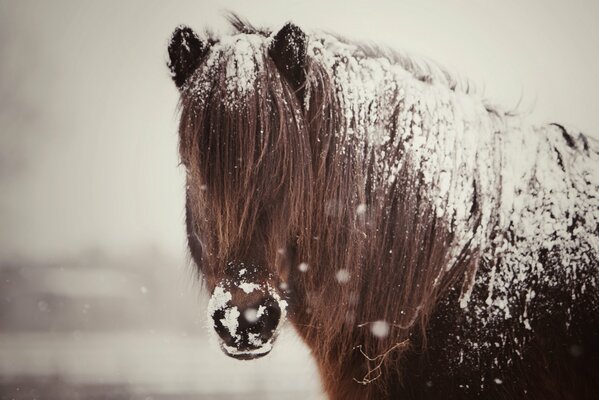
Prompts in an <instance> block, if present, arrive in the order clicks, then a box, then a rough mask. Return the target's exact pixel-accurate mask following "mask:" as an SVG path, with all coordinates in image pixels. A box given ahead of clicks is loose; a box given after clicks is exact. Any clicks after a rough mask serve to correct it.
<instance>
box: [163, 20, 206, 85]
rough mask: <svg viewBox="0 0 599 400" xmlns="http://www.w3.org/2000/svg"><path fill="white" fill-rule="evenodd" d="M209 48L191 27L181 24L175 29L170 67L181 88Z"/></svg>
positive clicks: (169, 51) (169, 49)
mask: <svg viewBox="0 0 599 400" xmlns="http://www.w3.org/2000/svg"><path fill="white" fill-rule="evenodd" d="M208 48H209V46H208V43H206V42H202V41H201V40H200V38H199V37H198V35H197V34H196V33H195V32H194V31H193V30H192V29H191V28H189V27H187V26H184V25H180V26H178V27H177V29H175V32H173V36H171V41H170V43H169V45H168V55H169V61H168V67H169V69H170V70H171V76H172V78H173V81H175V85H177V87H178V88H179V89H181V87H182V86H183V84H184V83H185V81H186V80H187V78H189V77H190V76H191V74H192V73H193V72H194V71H195V70H196V68H197V67H198V65H199V64H200V61H201V60H202V58H203V57H204V55H206V53H207V52H208Z"/></svg>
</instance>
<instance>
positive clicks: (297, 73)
mask: <svg viewBox="0 0 599 400" xmlns="http://www.w3.org/2000/svg"><path fill="white" fill-rule="evenodd" d="M306 47H307V37H306V34H305V33H304V32H303V31H302V30H301V29H300V28H299V27H298V26H296V25H294V24H292V23H288V24H286V25H285V26H284V27H283V28H281V30H280V31H279V32H278V33H277V34H276V35H275V36H274V37H273V39H272V44H271V46H270V49H269V51H268V52H269V54H270V56H271V57H272V59H273V61H274V62H275V64H276V65H277V68H278V69H279V71H280V72H281V74H282V75H283V76H284V77H285V78H287V80H288V81H289V83H291V85H292V86H293V87H294V89H296V90H298V89H299V88H300V87H302V86H303V84H304V83H305V81H306V71H305V66H306Z"/></svg>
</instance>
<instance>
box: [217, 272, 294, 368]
mask: <svg viewBox="0 0 599 400" xmlns="http://www.w3.org/2000/svg"><path fill="white" fill-rule="evenodd" d="M227 286H228V287H227ZM227 286H225V285H219V286H217V287H216V288H215V289H214V291H213V293H212V297H211V298H210V302H209V304H208V318H209V321H210V322H212V324H213V326H214V330H215V331H216V333H217V334H218V337H219V340H220V347H221V349H222V350H223V352H224V353H225V354H226V355H228V356H230V357H233V358H236V359H239V360H251V359H255V358H259V357H262V356H265V355H266V354H268V353H269V352H270V351H271V349H272V345H273V343H274V341H275V339H276V334H277V327H278V326H279V322H280V321H281V320H282V319H283V318H284V317H285V312H286V306H287V303H286V301H284V300H281V298H280V297H279V295H278V294H277V293H276V292H275V291H274V290H272V289H271V288H270V287H268V286H266V287H265V286H262V285H258V284H255V283H243V284H241V285H240V286H241V287H232V286H231V285H227Z"/></svg>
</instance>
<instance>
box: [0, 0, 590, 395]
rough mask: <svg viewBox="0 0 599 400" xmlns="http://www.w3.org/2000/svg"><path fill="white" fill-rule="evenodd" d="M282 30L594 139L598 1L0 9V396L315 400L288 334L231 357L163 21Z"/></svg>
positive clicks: (314, 384) (307, 363)
mask: <svg viewBox="0 0 599 400" xmlns="http://www.w3.org/2000/svg"><path fill="white" fill-rule="evenodd" d="M227 10H232V11H235V12H237V13H239V14H240V15H241V16H244V17H246V18H248V19H249V20H250V21H252V22H253V23H255V24H257V25H262V26H270V27H275V28H276V27H279V26H281V25H282V24H283V23H284V22H286V21H288V20H293V21H294V22H296V23H297V24H299V25H300V26H302V27H303V28H305V29H306V30H311V29H323V30H327V31H332V32H337V33H340V34H342V35H345V36H348V37H350V38H356V39H362V40H369V41H373V42H377V43H381V44H387V45H390V46H393V47H396V48H401V49H405V50H408V51H411V52H413V53H416V54H420V55H425V56H428V57H430V58H432V59H435V60H437V61H439V62H440V63H441V64H444V65H446V66H448V67H449V68H450V69H452V70H454V71H459V72H461V73H462V74H464V75H466V76H469V77H470V78H472V80H473V81H474V82H475V83H476V84H477V86H478V87H479V88H480V90H483V91H484V93H485V97H487V98H489V99H492V100H494V102H495V103H498V104H501V105H503V106H504V107H505V108H518V110H520V112H521V113H522V114H524V115H528V117H529V118H531V119H532V120H534V121H538V122H562V123H565V124H568V125H571V126H573V127H576V128H578V129H581V130H582V131H584V132H585V133H587V134H589V135H590V136H594V137H596V138H597V137H599V135H597V133H596V132H597V127H598V126H599V113H597V105H598V104H599V78H598V77H597V71H599V57H598V54H597V49H598V48H599V29H598V28H597V25H596V21H597V18H598V17H599V3H597V2H594V1H583V0H573V1H570V2H567V3H566V2H563V1H555V0H543V1H541V0H528V1H515V0H504V1H502V2H495V1H490V0H476V1H475V0H453V1H442V0H439V1H429V0H419V1H407V0H399V1H387V2H382V1H369V2H365V1H349V0H345V1H322V0H320V1H315V0H310V1H285V2H280V1H274V0H271V1H255V2H247V1H218V2H217V1H204V0H196V1H177V2H164V1H162V2H158V1H148V0H143V1H142V0H135V1H134V0H128V1H122V2H118V3H117V2H110V1H109V2H91V1H75V0H73V1H64V0H60V1H52V2H41V1H29V0H28V1H22V0H13V1H5V0H0V399H2V400H4V399H65V400H68V399H146V400H150V399H156V400H158V399H241V398H243V399H319V398H322V394H321V389H320V383H319V380H318V376H317V373H316V371H315V369H314V364H313V362H312V360H311V358H310V355H309V351H308V349H307V348H305V347H304V346H303V344H302V343H301V342H300V340H299V339H298V338H297V336H296V335H295V334H294V333H293V331H292V330H291V328H290V327H286V328H285V330H284V332H283V335H282V337H281V338H280V341H279V343H278V345H277V346H275V349H274V350H273V352H272V354H271V355H269V356H268V357H265V358H264V359H260V360H256V361H252V362H240V361H236V360H233V359H230V358H227V357H225V356H224V355H223V354H222V353H221V352H220V350H219V349H218V348H217V346H216V344H215V343H212V342H211V341H210V338H209V331H208V330H207V329H206V327H205V311H204V310H205V303H206V298H205V297H206V294H205V293H202V291H201V288H200V285H199V284H198V283H197V282H196V281H195V278H194V276H193V274H192V270H193V266H192V265H191V264H190V262H189V259H188V257H187V253H186V247H185V236H184V226H183V222H184V197H183V189H184V174H183V172H184V171H183V169H182V168H180V167H179V166H178V157H177V133H176V130H177V117H178V116H177V112H176V105H177V90H176V89H175V86H174V84H172V82H171V80H170V77H169V74H168V70H167V68H166V65H165V64H166V46H167V43H168V39H169V36H170V34H171V32H172V31H173V29H174V28H175V26H177V25H178V24H181V23H185V24H188V25H190V26H192V27H193V28H195V29H196V30H197V31H202V30H203V29H205V28H210V29H211V30H213V31H215V32H220V33H227V32H228V31H229V28H228V26H227V23H226V21H225V18H224V15H225V12H226V11H227Z"/></svg>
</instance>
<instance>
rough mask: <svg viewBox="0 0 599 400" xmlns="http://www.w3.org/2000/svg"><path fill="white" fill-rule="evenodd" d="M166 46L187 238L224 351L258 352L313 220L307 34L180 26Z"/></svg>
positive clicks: (266, 347)
mask: <svg viewBox="0 0 599 400" xmlns="http://www.w3.org/2000/svg"><path fill="white" fill-rule="evenodd" d="M168 50H169V56H170V62H169V67H170V69H171V72H172V76H173V80H174V81H175V84H176V85H177V87H178V88H179V90H180V92H181V111H182V112H181V123H180V128H179V133H180V154H181V159H182V163H183V164H184V165H185V167H186V170H187V193H186V219H187V233H188V244H189V248H190V251H191V255H192V257H193V259H194V261H195V263H196V264H197V265H198V267H199V269H200V271H201V272H202V275H203V277H204V280H205V282H206V284H207V286H208V288H209V289H210V290H211V292H212V296H211V298H210V302H209V307H208V316H209V321H211V322H212V324H213V325H214V329H215V331H216V332H217V333H218V336H219V337H220V341H221V348H222V349H223V351H224V352H225V353H226V354H227V355H230V356H232V357H235V358H239V359H251V358H256V357H259V356H262V355H265V354H267V353H268V352H269V351H270V349H271V347H272V343H273V341H274V340H275V337H276V331H277V327H278V325H279V323H280V321H281V320H282V319H283V318H284V316H285V315H286V307H287V301H286V300H285V299H288V297H289V289H290V286H291V285H290V283H289V279H290V276H289V275H290V273H291V271H290V270H291V268H290V266H291V265H293V264H294V263H297V251H298V247H299V246H300V242H301V240H302V238H303V237H304V236H306V235H305V234H304V233H305V231H306V230H307V223H308V220H309V218H308V217H307V215H306V213H305V211H304V210H305V209H306V207H307V203H308V202H309V195H310V194H309V192H310V190H309V188H308V183H309V180H310V176H311V162H310V158H311V154H310V150H309V149H310V147H309V138H308V135H307V134H306V133H305V128H304V121H303V114H302V107H301V101H300V98H301V96H300V94H299V93H300V91H301V90H302V86H303V83H304V79H305V77H304V62H305V35H304V34H303V33H302V32H301V30H299V28H297V27H295V26H293V25H290V24H289V25H286V26H285V27H284V28H283V29H282V30H281V31H280V32H278V33H277V34H276V35H271V36H267V35H266V34H262V33H258V32H255V33H240V34H237V35H235V36H232V37H229V38H227V39H226V40H221V41H217V40H214V39H206V40H201V39H200V38H199V36H198V35H196V34H195V33H194V32H193V31H192V30H191V29H189V28H187V27H179V28H177V29H176V30H175V33H174V34H173V37H172V39H171V43H170V45H169V49H168Z"/></svg>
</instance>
